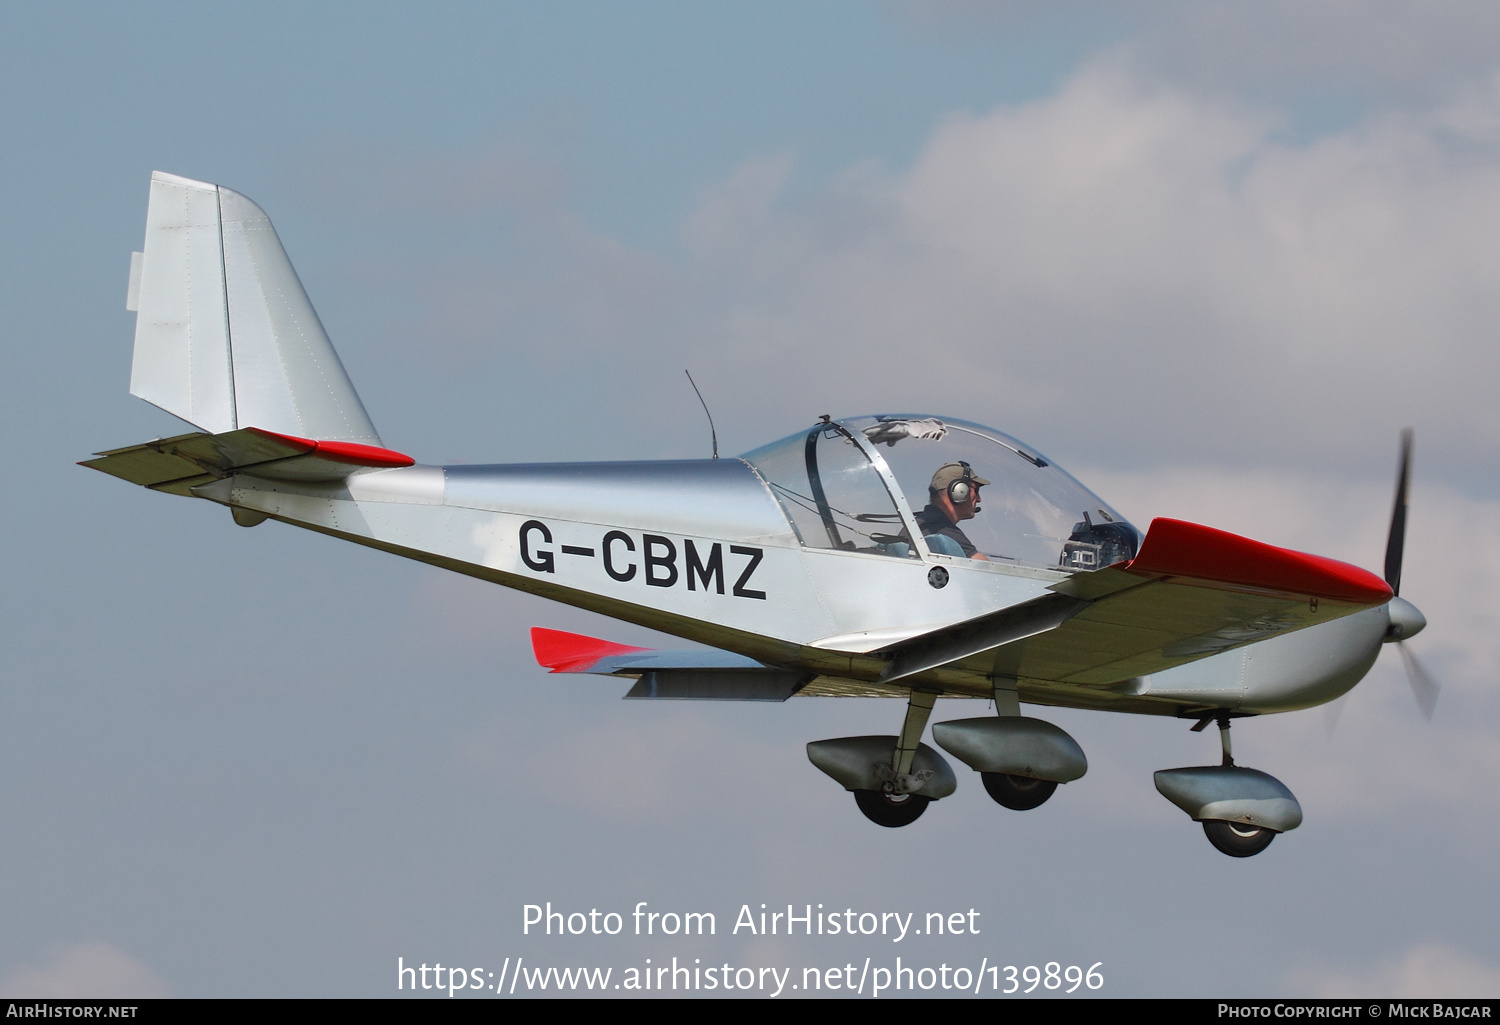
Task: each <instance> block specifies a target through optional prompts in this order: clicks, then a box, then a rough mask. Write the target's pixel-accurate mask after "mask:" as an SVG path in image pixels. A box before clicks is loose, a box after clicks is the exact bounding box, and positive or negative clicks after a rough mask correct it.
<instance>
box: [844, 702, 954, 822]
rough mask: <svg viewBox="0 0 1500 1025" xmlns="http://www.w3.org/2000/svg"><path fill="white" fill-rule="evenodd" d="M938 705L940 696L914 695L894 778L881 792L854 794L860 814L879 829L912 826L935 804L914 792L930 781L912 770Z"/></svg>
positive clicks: (899, 744)
mask: <svg viewBox="0 0 1500 1025" xmlns="http://www.w3.org/2000/svg"><path fill="white" fill-rule="evenodd" d="M936 703H937V695H936V694H928V693H924V692H922V691H918V690H913V691H912V692H911V700H910V701H908V702H907V705H906V721H905V722H904V723H902V725H901V736H899V737H897V738H896V749H895V751H893V752H892V753H891V771H890V778H889V779H887V780H885V781H884V782H883V783H882V784H881V788H880V789H879V790H856V791H854V801H855V803H856V804H858V805H859V810H860V811H862V812H864V815H865V818H867V819H869V820H870V821H871V822H874V823H875V824H876V825H880V826H890V827H892V828H894V827H896V826H905V825H909V824H911V823H913V822H915V821H917V819H918V818H920V817H921V815H922V813H923V812H924V811H926V810H927V805H928V804H930V803H931V801H932V799H931V798H930V797H924V796H922V795H921V794H917V793H913V792H912V791H914V790H916V789H917V788H919V787H920V786H921V785H922V784H923V783H925V782H927V781H926V779H925V778H923V779H917V778H915V777H914V776H913V775H912V771H911V766H912V762H913V761H914V760H915V759H916V757H917V747H918V746H919V745H920V744H921V742H922V731H923V730H925V729H927V719H928V717H930V716H931V715H932V706H933V705H934V704H936Z"/></svg>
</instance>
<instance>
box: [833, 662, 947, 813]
mask: <svg viewBox="0 0 1500 1025" xmlns="http://www.w3.org/2000/svg"><path fill="white" fill-rule="evenodd" d="M936 701H937V695H936V694H928V693H924V692H922V691H917V690H914V691H912V692H911V699H910V700H909V701H908V702H907V705H906V721H905V722H904V723H902V726H901V734H900V736H896V737H889V736H887V737H840V738H838V739H836V740H816V741H813V742H812V743H811V744H808V745H807V757H808V759H809V760H811V762H812V763H813V764H814V765H816V766H817V767H818V768H820V769H822V770H823V771H824V772H826V773H828V775H830V776H832V777H833V778H834V779H835V780H837V781H838V782H839V783H841V784H843V787H844V789H845V790H849V791H852V792H853V793H854V803H855V804H857V805H858V806H859V810H860V811H861V812H863V813H864V815H865V818H867V819H869V820H870V821H871V822H873V823H875V824H876V825H878V826H888V827H891V828H895V827H897V826H906V825H910V824H911V823H913V822H915V821H916V820H917V819H919V818H920V817H921V816H922V813H923V812H924V811H926V810H927V806H928V805H929V804H931V803H932V802H933V801H936V800H940V799H941V798H944V797H947V796H948V795H949V794H951V793H953V791H954V790H955V789H956V788H957V786H958V783H957V781H956V780H955V779H954V778H953V769H952V768H951V767H949V765H948V762H947V759H945V758H944V757H943V756H942V755H940V754H938V753H937V752H936V751H934V750H933V749H932V748H930V747H928V746H927V745H926V744H923V743H922V742H921V738H922V731H923V730H925V729H926V728H927V719H928V717H929V716H931V715H932V706H933V705H934V704H935V703H936Z"/></svg>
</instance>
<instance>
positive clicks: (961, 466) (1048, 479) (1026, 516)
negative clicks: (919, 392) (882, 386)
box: [843, 415, 1141, 570]
mask: <svg viewBox="0 0 1500 1025" xmlns="http://www.w3.org/2000/svg"><path fill="white" fill-rule="evenodd" d="M843 423H844V425H845V427H847V428H848V430H849V431H850V432H851V433H856V432H857V433H859V434H860V435H862V436H863V437H864V438H865V439H866V440H867V441H868V442H869V443H870V444H871V445H872V446H873V447H874V449H875V451H876V452H877V453H878V455H879V457H882V458H883V459H884V461H885V463H886V465H887V466H888V467H889V469H890V472H891V474H892V475H893V476H894V477H895V479H896V482H897V484H898V485H899V486H900V489H901V491H902V492H903V493H904V494H905V497H906V503H907V505H908V506H909V507H910V509H911V512H912V513H913V514H914V515H915V519H916V524H917V532H918V533H919V534H920V535H921V537H922V539H923V543H924V545H925V546H926V547H927V549H928V551H930V552H936V553H938V554H947V555H959V554H962V555H968V556H974V555H983V556H985V557H987V558H988V559H990V560H991V561H997V562H1008V563H1012V564H1020V565H1027V566H1045V567H1049V568H1054V569H1056V568H1062V569H1071V570H1091V569H1099V568H1101V567H1104V566H1109V565H1112V564H1114V563H1116V562H1120V561H1123V560H1126V559H1131V558H1134V556H1135V553H1136V550H1137V549H1138V548H1139V546H1140V541H1141V536H1140V532H1139V531H1137V530H1136V529H1135V527H1133V526H1131V525H1130V524H1129V523H1127V522H1126V521H1125V519H1124V517H1122V516H1121V515H1120V514H1119V513H1117V512H1115V511H1114V510H1113V509H1111V508H1110V507H1109V506H1108V505H1106V504H1104V502H1103V501H1101V500H1100V499H1099V498H1098V496H1096V495H1095V494H1093V492H1091V491H1089V490H1088V489H1087V488H1085V487H1084V486H1083V485H1082V484H1080V483H1078V482H1077V481H1076V480H1074V479H1073V478H1072V477H1071V476H1069V475H1068V474H1067V473H1066V472H1064V471H1063V470H1062V468H1061V467H1059V466H1057V465H1055V464H1053V463H1052V462H1051V461H1050V460H1048V459H1046V458H1045V457H1044V456H1042V455H1041V453H1039V452H1037V451H1036V450H1035V449H1033V448H1031V447H1030V446H1029V445H1025V444H1023V443H1021V442H1019V441H1017V440H1016V439H1015V438H1012V437H1010V436H1008V435H1005V434H1001V433H1000V432H999V431H994V430H991V429H989V428H988V427H981V426H979V425H978V424H972V423H966V422H965V421H962V420H950V419H946V418H939V417H934V416H918V415H910V416H898V415H887V416H870V417H859V418H856V419H853V420H845V421H843ZM966 487H967V490H966ZM955 498H958V499H967V500H966V501H963V500H961V501H955V500H954V499H955ZM955 546H956V547H955Z"/></svg>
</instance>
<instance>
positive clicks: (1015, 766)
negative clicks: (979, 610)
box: [807, 687, 1088, 827]
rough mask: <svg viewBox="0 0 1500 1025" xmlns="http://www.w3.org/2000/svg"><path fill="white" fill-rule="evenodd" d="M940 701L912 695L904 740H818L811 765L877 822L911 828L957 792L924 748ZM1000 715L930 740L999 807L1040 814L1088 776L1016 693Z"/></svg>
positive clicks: (1076, 752)
mask: <svg viewBox="0 0 1500 1025" xmlns="http://www.w3.org/2000/svg"><path fill="white" fill-rule="evenodd" d="M936 700H937V695H935V694H930V693H924V692H922V691H917V690H914V691H912V692H911V698H910V700H909V701H908V703H907V706H906V720H905V722H904V723H903V724H902V726H901V734H900V736H896V737H843V738H841V739H838V740H819V741H815V742H813V743H811V744H808V745H807V757H808V758H809V759H811V761H812V763H813V764H814V765H816V766H817V767H818V768H820V769H822V770H823V771H824V772H826V773H828V775H830V776H832V777H833V778H834V779H836V780H837V781H838V782H839V783H841V784H843V787H844V789H845V790H849V791H852V792H853V793H854V802H855V804H857V805H858V806H859V810H860V811H861V812H863V813H864V816H865V817H866V818H867V819H869V820H870V821H871V822H874V823H876V824H877V825H881V826H889V827H896V826H905V825H909V824H911V823H912V822H915V821H916V820H917V819H918V818H920V817H921V815H922V813H923V812H924V811H926V810H927V806H928V805H929V804H931V803H932V802H933V801H936V800H939V799H941V798H944V797H947V796H948V795H949V794H951V793H953V791H954V789H955V788H956V787H957V781H956V780H955V779H954V778H953V770H952V769H951V768H950V767H949V765H948V762H947V760H946V759H944V758H943V756H942V755H940V754H938V753H937V752H936V751H934V750H933V749H932V748H930V747H928V746H927V745H926V744H923V743H921V742H920V741H921V736H922V731H923V730H924V729H925V728H926V726H927V720H928V718H929V717H930V716H931V714H932V707H933V704H934V703H935V702H936ZM995 708H996V711H997V712H999V713H1000V714H999V715H996V716H989V717H985V718H980V719H958V720H955V721H953V722H940V723H937V724H935V725H934V726H933V727H932V739H933V741H934V742H935V743H936V744H937V745H938V746H940V747H942V748H943V749H944V750H945V751H947V752H948V753H949V754H951V755H953V756H954V757H955V758H958V759H959V760H960V761H962V762H964V764H966V765H968V766H969V767H970V768H972V769H974V770H975V771H976V772H978V773H979V774H980V779H981V780H983V782H984V788H985V790H986V791H987V792H988V793H989V795H990V796H991V797H992V798H994V799H995V801H996V802H997V803H999V804H1002V805H1004V806H1005V807H1007V808H1012V809H1015V810H1017V811H1025V810H1026V809H1028V808H1036V807H1039V806H1041V805H1042V804H1044V803H1045V802H1046V800H1047V799H1048V798H1049V797H1051V796H1052V794H1053V792H1054V791H1056V790H1057V784H1059V783H1067V782H1069V781H1070V780H1075V779H1077V778H1079V777H1080V776H1082V775H1083V774H1084V773H1085V772H1086V771H1087V770H1088V762H1087V760H1086V759H1085V758H1084V756H1083V750H1082V749H1081V748H1079V746H1078V743H1077V742H1076V741H1075V740H1074V739H1073V738H1072V737H1070V736H1068V735H1067V734H1066V733H1064V732H1063V731H1062V730H1060V729H1058V728H1057V727H1056V726H1053V725H1052V724H1051V723H1049V722H1043V721H1042V720H1041V719H1030V718H1027V717H1025V716H1023V715H1021V709H1020V701H1019V700H1018V698H1017V695H1016V692H1015V690H1013V689H1011V690H1005V689H1001V688H998V687H997V689H996V691H995Z"/></svg>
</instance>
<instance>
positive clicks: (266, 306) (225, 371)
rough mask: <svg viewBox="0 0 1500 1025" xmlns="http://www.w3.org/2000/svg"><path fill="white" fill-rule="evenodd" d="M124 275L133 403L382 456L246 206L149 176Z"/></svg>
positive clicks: (265, 228)
mask: <svg viewBox="0 0 1500 1025" xmlns="http://www.w3.org/2000/svg"><path fill="white" fill-rule="evenodd" d="M137 268H138V271H137ZM131 271H132V273H131V290H130V291H131V296H130V298H131V302H129V303H127V307H129V308H133V309H136V310H137V319H136V329H135V356H134V360H133V362H132V365H131V374H130V392H131V394H132V395H136V396H139V397H140V398H143V399H145V400H146V401H147V402H150V403H152V404H153V405H156V406H160V407H161V408H162V409H165V410H166V411H167V412H169V413H171V414H173V415H174V416H178V417H181V418H182V419H184V420H186V421H188V422H189V423H191V424H194V425H196V426H198V427H201V428H203V429H204V430H207V431H210V432H212V433H215V434H219V433H223V432H225V431H232V430H236V429H238V428H241V427H259V428H263V429H265V430H269V431H276V432H279V433H283V434H290V435H295V436H297V437H302V438H315V439H319V440H325V441H348V442H355V443H358V444H364V445H373V446H377V447H383V446H382V443H381V440H380V436H379V434H378V433H376V431H375V426H374V424H372V423H371V422H370V417H369V415H368V414H367V413H366V412H365V408H364V404H363V403H362V402H360V399H359V395H358V393H357V392H355V390H354V385H353V384H352V383H351V382H350V381H349V375H348V374H347V373H346V372H345V370H344V366H343V363H342V362H341V361H340V360H339V357H338V353H337V352H335V351H334V348H333V344H332V343H331V342H330V341H329V340H328V335H327V333H326V332H325V331H324V330H323V324H322V321H320V320H319V319H318V314H317V312H316V311H315V310H314V309H313V306H312V303H311V302H310V301H309V300H308V298H307V293H306V291H305V290H304V289H303V288H302V282H301V281H300V280H299V279H298V277H297V272H296V271H295V270H294V269H293V268H292V264H291V261H290V260H289V259H287V255H286V250H285V249H283V248H282V245H281V240H280V239H279V238H278V237H277V235H276V229H275V228H273V227H272V226H271V220H270V218H269V217H267V216H266V214H265V211H263V210H262V209H261V208H260V207H259V206H257V205H256V204H255V203H254V202H252V201H251V200H250V199H248V198H247V197H245V196H242V195H240V194H239V193H238V192H234V191H233V190H231V189H226V188H223V187H221V186H218V185H212V184H209V183H208V182H200V181H193V180H192V179H190V178H179V177H177V176H176V175H170V174H165V173H163V172H161V171H157V172H154V173H153V174H152V175H151V198H150V202H149V203H148V205H147V208H146V244H145V250H144V254H143V255H140V256H139V257H137V258H133V259H132V267H131Z"/></svg>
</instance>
